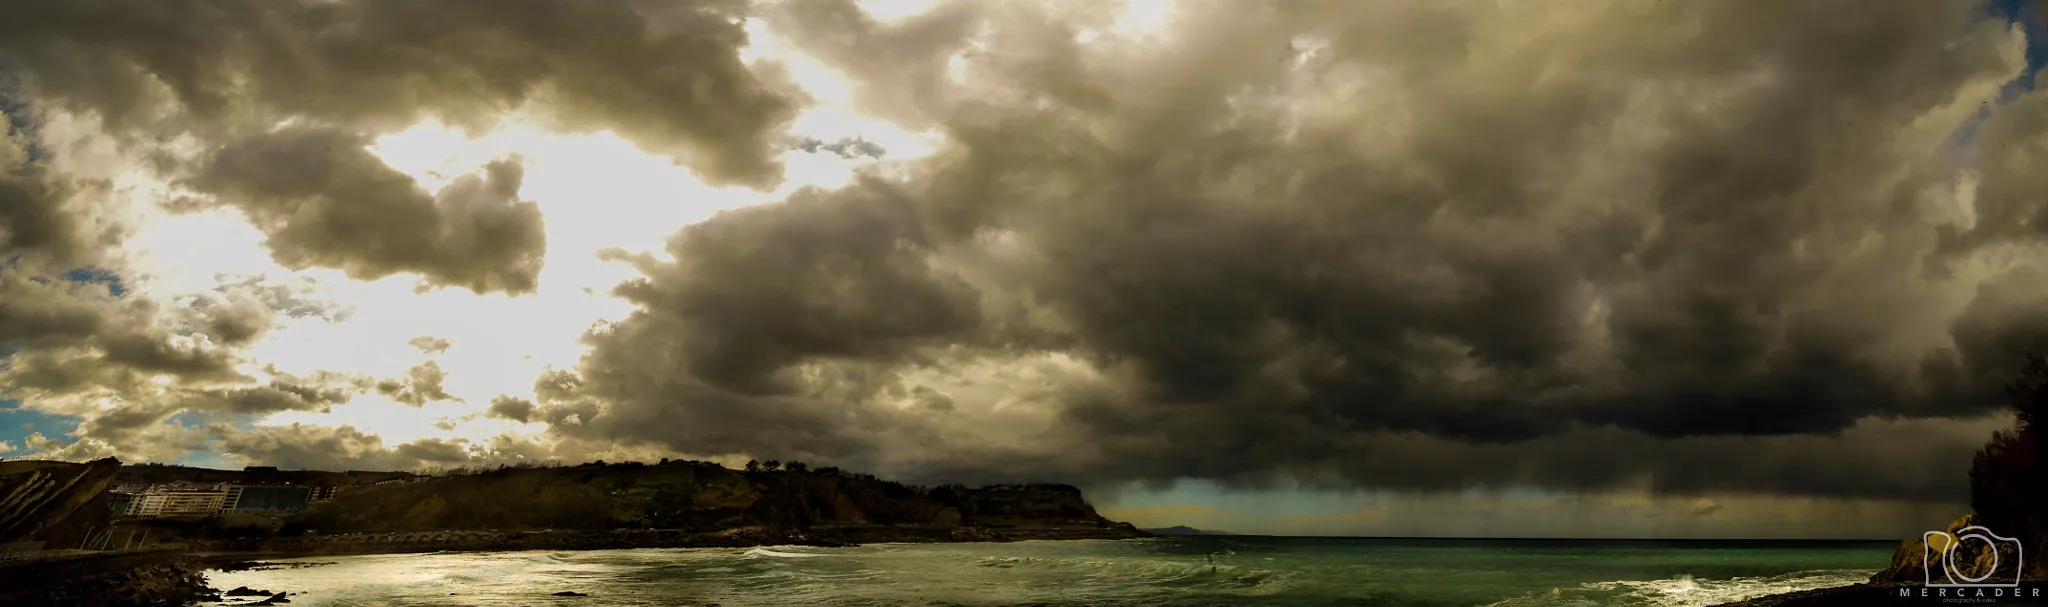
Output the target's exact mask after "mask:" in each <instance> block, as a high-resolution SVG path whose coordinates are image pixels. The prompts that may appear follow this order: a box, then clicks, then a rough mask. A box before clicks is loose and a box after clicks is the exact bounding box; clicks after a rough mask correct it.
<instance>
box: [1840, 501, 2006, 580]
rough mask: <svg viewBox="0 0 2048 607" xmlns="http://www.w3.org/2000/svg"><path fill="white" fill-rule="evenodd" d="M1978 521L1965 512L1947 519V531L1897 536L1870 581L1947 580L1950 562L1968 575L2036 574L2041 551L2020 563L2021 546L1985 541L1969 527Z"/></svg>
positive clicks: (1990, 577)
mask: <svg viewBox="0 0 2048 607" xmlns="http://www.w3.org/2000/svg"><path fill="white" fill-rule="evenodd" d="M1981 525H1982V521H1981V520H1980V519H1978V517H1977V515H1975V514H1968V515H1964V516H1963V517H1962V518H1959V519H1956V521H1955V522H1953V523H1949V526H1948V527H1947V528H1946V529H1944V531H1945V532H1946V534H1933V535H1928V536H1925V540H1924V541H1923V539H1922V538H1907V539H1904V540H1900V541H1899V548H1898V550H1897V551H1895V552H1893V553H1892V562H1891V565H1890V566H1889V567H1886V568H1885V569H1884V570H1883V571H1879V572H1877V574H1876V575H1873V576H1871V577H1870V583H1873V584H1925V583H1927V582H1928V580H1927V576H1929V575H1932V576H1934V578H1935V579H1934V581H1935V582H1942V583H1946V582H1948V581H1950V580H1948V574H1946V573H1944V572H1945V571H1947V567H1948V564H1950V563H1953V565H1954V567H1955V571H1954V574H1955V575H1957V576H1961V577H1964V578H1969V579H1985V580H1997V579H2003V580H2007V581H2010V580H2012V579H2013V578H2014V577H2015V576H2025V577H2038V576H2039V571H2038V569H2040V563H2039V560H2040V559H2041V556H2043V555H2040V554H2039V553H2036V556H2034V557H2033V558H2034V559H2035V561H2036V562H2034V563H2030V564H2029V563H2023V562H2022V559H2021V552H2022V548H2021V547H2020V546H2016V545H2014V544H2011V543H2008V542H2002V541H1984V539H1985V538H1986V537H1987V536H1984V535H1980V533H1979V532H1973V531H1972V528H1978V529H1981ZM1952 538H1961V540H1960V541H1957V540H1955V539H1952ZM1950 544H1953V545H1952V546H1951V545H1950ZM1950 552H1953V553H1954V554H1953V557H1952V558H1951V557H1948V556H1945V555H1946V554H1947V553H1950ZM1929 559H1932V562H1928V561H1929ZM2023 567H2027V568H2030V569H2023ZM2029 574H2031V575H2029ZM1954 581H1956V582H1963V581H1967V580H1961V579H1958V580H1954Z"/></svg>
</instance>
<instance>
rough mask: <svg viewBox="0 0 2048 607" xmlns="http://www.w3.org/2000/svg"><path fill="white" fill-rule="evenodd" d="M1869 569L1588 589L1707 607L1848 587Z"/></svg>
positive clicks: (1658, 604) (1658, 605)
mask: <svg viewBox="0 0 2048 607" xmlns="http://www.w3.org/2000/svg"><path fill="white" fill-rule="evenodd" d="M1870 573H1871V572H1869V571H1851V570H1829V571H1796V572H1793V573H1787V574H1784V575H1774V576H1769V577H1739V578H1733V579H1726V580H1696V579H1693V577H1692V576H1690V575H1680V576H1678V577H1675V578H1670V579H1662V580H1649V581H1620V582H1593V583H1590V584H1585V585H1584V588H1586V589H1589V590H1620V591H1624V596H1627V597H1630V598H1634V599H1637V600H1640V601H1642V602H1644V603H1646V604H1649V605H1654V606H1655V607H1707V606H1710V605H1719V604H1722V603H1733V602H1737V601H1746V600H1749V599H1753V598H1757V597H1762V596H1769V595H1773V594H1783V593H1787V592H1799V591H1802V590H1814V589H1817V588H1833V587H1836V586H1848V585H1851V584H1856V583H1859V582H1862V581H1864V580H1866V579H1869V577H1870Z"/></svg>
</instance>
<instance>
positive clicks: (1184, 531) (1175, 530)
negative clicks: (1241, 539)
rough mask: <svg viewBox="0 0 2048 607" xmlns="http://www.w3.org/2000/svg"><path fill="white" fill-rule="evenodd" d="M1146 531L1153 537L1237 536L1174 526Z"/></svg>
mask: <svg viewBox="0 0 2048 607" xmlns="http://www.w3.org/2000/svg"><path fill="white" fill-rule="evenodd" d="M1144 531H1145V532H1146V533H1150V534H1152V535H1237V534H1235V533H1231V532H1229V531H1211V530H1207V529H1196V528H1194V527H1189V526H1186V525H1174V526H1172V527H1160V528H1158V529H1146V530H1144Z"/></svg>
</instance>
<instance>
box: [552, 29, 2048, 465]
mask: <svg viewBox="0 0 2048 607" xmlns="http://www.w3.org/2000/svg"><path fill="white" fill-rule="evenodd" d="M783 6H784V10H783V14H785V15H795V17H794V18H793V19H794V20H793V21H791V22H787V23H785V24H782V27H784V28H785V29H792V30H793V31H794V32H795V33H796V34H797V35H796V36H795V37H796V38H797V39H798V40H799V41H800V42H801V43H802V44H805V45H806V46H808V47H810V48H812V49H813V50H818V51H819V52H820V54H821V55H823V56H824V57H825V58H826V59H827V60H828V61H831V62H834V63H835V65H836V66H837V67H839V68H841V69H843V70H845V71H847V72H848V73H850V74H853V75H855V76H856V77H858V78H863V79H865V85H864V86H863V87H862V89H861V90H862V91H863V92H862V95H864V97H863V100H864V102H866V103H868V104H869V105H871V106H881V105H893V106H894V107H897V108H898V109H899V110H901V111H898V112H896V113H891V114H885V115H887V116H888V117H890V118H892V119H895V120H897V121H899V122H903V123H905V124H906V125H909V126H913V127H916V128H923V127H925V126H934V125H935V126H937V127H939V128H941V129H942V130H943V131H944V132H945V133H946V134H947V135H948V136H949V138H950V142H949V144H948V146H947V147H946V148H944V149H942V150H941V151H940V152H939V153H938V154H937V155H935V156H933V157H931V158H929V159H925V160H921V161H919V162H918V163H917V164H916V165H915V166H913V167H912V168H911V170H910V171H909V172H910V173H911V174H912V176H911V177H910V178H909V180H908V181H907V182H906V183H904V184H900V185H898V184H888V183H882V182H879V181H875V180H869V181H863V182H860V183H858V184H857V185H855V186H853V187H851V188H849V189H847V190H846V191H842V192H834V193H815V192H811V193H805V194H802V195H800V196H798V197H796V198H795V199H793V200H791V201H789V202H786V203H782V204H778V205H772V206H767V207H759V208H752V209H747V210H744V211H738V212H730V213H726V214H723V215H720V216H718V217H715V218H713V219H711V220H710V221H707V222H705V223H703V224H700V225H696V226H692V227H690V228H688V229H686V230H685V231H684V232H683V233H681V234H679V235H678V236H677V237H676V238H675V240H674V241H673V242H672V243H671V246H670V251H669V252H670V253H671V254H673V255H674V257H675V261H674V262H673V263H667V262H654V261H647V260H642V261H641V264H640V265H641V268H640V269H641V271H642V272H644V273H645V274H646V278H645V279H644V280H641V281H636V282H633V283H629V284H627V285H624V286H622V287H621V289H620V293H621V294H622V295H624V296H626V297H627V298H628V299H631V300H632V301H634V302H635V303H637V304H638V305H639V306H640V310H639V311H638V312H636V313H635V314H634V315H632V316H631V317H629V318H627V319H626V320H624V321H622V322H619V323H616V324H614V325H611V326H608V327H606V328H604V329H603V330H600V331H596V332H594V333H593V334H592V335H591V336H590V337H589V342H590V343H591V344H592V345H593V346H594V349H593V351H592V352H591V353H590V354H589V356H588V357H587V358H586V359H585V360H584V361H583V365H582V367H581V369H580V370H579V372H580V376H581V377H580V379H577V380H574V381H571V380H568V379H565V378H561V377H553V378H552V379H547V380H544V382H546V383H550V384H551V385H555V386H558V387H559V388H560V389H558V390H554V391H548V390H542V391H540V392H541V396H542V398H541V400H542V405H544V406H543V408H542V410H543V411H545V412H548V413H547V415H546V416H545V417H546V419H548V420H549V421H550V422H552V423H555V424H556V426H555V428H556V431H557V432H558V433H561V434H562V435H565V436H572V437H579V438H594V437H614V438H620V439H626V440H629V441H643V442H650V443H654V444H660V445H664V446H668V447H671V448H674V449H678V450H685V451H688V452H694V453H716V454H750V455H762V456H786V455H784V454H789V453H804V454H806V456H807V457H810V456H815V457H817V458H819V459H831V460H835V461H840V462H860V463H873V464H876V465H881V466H887V467H893V468H894V470H895V471H896V472H898V473H901V474H906V475H910V476H914V477H921V478H929V479H933V480H943V479H946V478H955V479H959V478H975V479H989V480H993V478H1001V477H1016V476H1031V477H1032V478H1056V479H1066V480H1074V481H1088V482H1111V481H1121V480H1139V479H1170V478H1175V477H1182V476H1199V477H1206V478H1218V479H1228V480H1232V481H1234V482H1240V483H1248V484H1257V483H1259V482H1261V481H1260V479H1270V478H1273V477H1274V475H1277V474H1282V473H1286V474H1301V475H1311V476H1314V475H1322V476H1323V477H1326V478H1329V479H1334V480H1332V481H1331V482H1339V483H1344V484H1356V485H1386V486H1395V487H1408V488H1421V489H1456V488H1458V487H1462V486H1466V485H1506V484H1516V483H1525V484H1538V485H1544V486H1557V487H1570V488H1597V487H1606V486H1615V485H1623V484H1628V483H1634V482H1649V483H1651V484H1652V486H1653V487H1654V488H1655V489H1656V490H1658V491H1663V492H1675V493H1687V492H1699V491H1719V490H1730V491H1742V490H1760V491H1783V492H1797V493H1817V494H1826V495H1858V496H1885V497H1900V498H1909V499H1952V498H1954V497H1956V496H1958V495H1960V490H1959V487H1960V486H1959V485H1958V484H1957V483H1958V482H1959V481H1957V479H1959V478H1960V477H1961V474H1960V472H1961V470H1962V468H1963V467H1965V465H1966V462H1967V455H1968V452H1969V450H1971V449H1973V448H1974V446H1975V445H1977V444H1979V443H1981V441H1982V439H1983V434H1982V433H1983V432H1984V431H1986V430H1988V429H1989V428H1990V426H1989V425H1985V424H1981V423H1978V422H1975V421H1968V422H1964V421H1946V420H1949V419H1972V420H1974V419H1975V418H1977V417H1979V416H1982V415H1985V414H1987V413H1991V412H1993V411H1995V410H1996V409H1997V407H1998V406H1999V404H2000V403H1999V401H1998V400H1997V398H1996V393H1997V383H1998V382H2000V381H2003V379H2004V378H2005V377H2007V376H2008V375H2009V374H2010V372H2011V371H2012V369H2014V368H2015V365H2016V364H2017V361H2018V359H2017V357H2016V353H2017V351H2018V350H2019V349H2020V348H2022V347H2026V346H2028V345H2030V344H2034V343H2036V342H2034V341H2031V340H2032V338H2024V339H2023V338H2022V337H2023V336H2026V335H2031V334H2036V333H2033V329H2032V328H2031V327H2034V326H2035V324H2036V323H2035V322H2034V321H2033V320H2031V319H2032V318H2033V316H2030V315H2029V313H2027V312H2025V310H2026V309H2028V306H2029V305H2030V304H2032V305H2034V306H2037V307H2038V305H2039V304H2041V303H2048V292H2042V293H2036V292H2034V291H2035V290H2032V289H2030V288H2028V287H2023V286H2020V285H2019V283H2018V282H2017V281H2016V280H2015V279H2014V278H2012V277H2010V276H2008V277H2002V278H1994V277H1993V276H1994V270H1996V269H1997V267H1998V266H1997V265H1996V264H1995V263H1993V262H1987V261H1986V259H1987V258H1986V257H1985V256H1983V255H1980V254H1979V253H1981V251H1977V250H1972V249H1970V248H1969V247H1966V246H1962V245H1954V246H1949V247H1943V246H1941V243H1942V242H1944V238H1960V239H1964V240H1967V238H1968V237H1967V236H1943V234H1945V233H1949V232H1955V231H1956V230H1957V229H1958V228H1956V227H1954V226H1956V225H1958V223H1959V221H1961V220H1959V219H1958V217H1959V216H1967V215H1971V214H1974V217H1975V220H1974V221H1975V222H1976V227H1975V228H1968V229H1966V230H1965V231H1966V232H1968V233H1972V234H1977V233H1981V234H1997V235H2000V236H2004V237H2008V238H2017V239H2019V240H2020V241H2022V242H2028V243H2034V242H2037V241H2036V240H2034V239H2036V238H2038V237H2037V236H2035V235H2034V234H2032V233H2031V232H2027V231H2024V230H2022V231H2018V232H2014V231H2012V230H2011V229H2010V228H2001V227H1988V226H1994V225H2004V226H2010V225H2014V223H2015V222H2017V221H2019V220H2020V219H2022V218H2024V217H2030V216H2031V214H2032V213H2034V212H2035V211H2033V210H2028V209H2026V208H2018V209H2017V210H2012V209H2015V208H2016V207H2025V205H2033V204H2038V200H2040V199H2042V198H2044V196H2043V195H2044V194H2048V182H2043V181H2040V180H2039V178H2037V177H2031V175H2034V174H2036V173H2038V172H2028V171H2027V170H2026V169H2024V168H2023V167H2021V166H2020V165H2017V164H2013V163H2011V162H2008V163H2007V167H2009V168H2000V169H1992V168H1986V169H1984V171H1985V173H1984V175H1983V178H1982V183H1983V184H1984V186H1983V187H1984V188H1986V189H1981V190H1980V191H1979V193H1978V198H1976V199H1975V200H1974V201H1973V200H1972V199H1971V198H1970V196H1969V195H1967V193H1959V192H1960V191H1961V190H1962V189H1964V188H1963V186H1960V185H1959V183H1960V182H1961V181H1965V179H1962V178H1961V177H1959V176H1960V175H1965V174H1967V173H1959V172H1958V168H1959V166H1958V163H1961V162H1964V161H1965V160H1966V157H1965V156H1962V155H1959V154H1956V153H1955V149H1954V147H1953V146H1951V145H1949V143H1950V142H1949V137H1950V135H1951V134H1952V133H1954V132H1955V131H1956V129H1957V128H1958V127H1960V126H1961V125H1962V124H1963V123H1964V121H1965V120H1966V119H1967V118H1968V117H1969V116H1970V115H1971V114H1973V113H1974V112H1976V111H1978V110H1979V108H1980V107H1982V106H1981V102H1982V101H1985V100H1989V99H1992V98H1993V97H1994V96H1995V95H1996V93H1997V90H1998V88H1999V86H2000V85H2001V84H2002V83H2003V82H2004V81H2005V80H2007V79H2009V78H2011V77H2012V76H2014V75H2015V74H2017V73H2018V70H2019V68H2020V62H2019V57H2018V55H2017V46H2015V45H2014V43H2013V41H2012V40H2011V39H2010V38H2009V37H2007V34H2008V32H2007V31H2006V30H2005V29H2004V28H2003V27H2002V24H2001V23H1999V22H1996V21H1993V20H1987V19H1984V18H1983V17H1984V15H1983V14H1982V13H1981V12H1980V11H1977V10H1976V9H1975V8H1974V5H1972V4H1970V3H1962V2H1924V3H1888V4H1881V5H1871V4H1866V3H1857V4H1853V5H1850V4H1829V3H1762V2H1756V3H1751V2H1704V1H1698V2H1687V1H1671V2H1639V3H1616V4H1612V5H1605V6H1600V7H1594V6H1579V5H1570V6H1559V5H1541V4H1521V3H1505V4H1503V3H1483V2H1472V3H1456V2H1454V3H1409V2H1353V1H1348V0H1347V1H1331V2H1290V3H1215V4H1211V3H1185V4H1177V5H1176V6H1177V8H1178V12H1179V14H1180V15H1181V17H1182V20H1181V22H1180V23H1179V25H1177V26H1176V29H1175V30H1174V31H1173V32H1172V34H1173V36H1174V37H1175V38H1174V39H1175V40H1176V41H1177V43H1174V44H1168V45H1164V46H1158V45H1145V44H1135V43H1131V44H1123V43H1116V42H1101V43H1090V44H1083V43H1081V42H1078V41H1077V40H1078V38H1077V37H1076V36H1075V34H1076V32H1077V31H1079V30H1080V29H1083V28H1093V27H1100V26H1102V25H1105V24H1106V23H1105V22H1106V21H1107V19H1106V18H1104V17H1103V16H1102V15H1096V14H1094V13H1090V12H1085V11H1084V12H1082V13H1077V14H1075V15H1072V16H1070V18H1067V19H1058V20H1056V19H1051V18H1047V17H1045V16H1044V15H1042V14H1036V13H1033V12H1031V11H1029V10H1024V9H1021V8H1016V7H1009V6H1007V5H1006V6H1005V7H1004V8H1003V9H1002V14H1001V15H1000V18H999V19H991V18H989V16H988V15H985V14H982V13H983V12H991V11H993V10H994V9H988V10H987V11H984V10H983V9H982V7H983V5H972V7H969V6H965V5H962V6H954V7H949V8H946V9H942V10H941V11H939V12H936V13H933V14H931V15H927V16H925V17H919V18H912V19H910V20H908V21H906V22H904V23H903V24H900V25H887V26H885V25H881V24H878V23H876V22H874V21H872V20H870V19H868V18H866V17H865V16H863V15H861V14H860V13H859V11H858V10H857V9H855V8H853V7H852V6H851V5H850V4H847V3H832V2H797V3H786V4H784V5H783ZM981 31H987V32H989V33H987V34H986V36H985V38H984V39H983V40H984V41H986V48H981V50H978V51H976V52H975V53H974V54H972V55H970V56H969V57H968V59H967V61H968V62H969V65H968V67H967V69H965V70H962V71H963V72H966V73H969V74H971V77H973V78H975V79H977V80H975V82H976V83H977V84H975V85H973V86H974V87H975V88H972V89H971V90H969V89H968V88H967V87H961V86H955V85H952V84H947V83H946V81H945V80H944V79H943V74H944V73H945V70H944V67H945V66H946V65H947V64H948V61H949V59H948V55H949V54H950V53H952V52H953V51H954V50H957V49H960V48H964V46H963V45H965V43H966V39H965V38H964V37H965V36H968V35H970V34H972V33H974V32H981ZM856 50H857V51H858V52H856ZM892 84H894V85H896V86H891V85H892ZM2033 97H2034V96H2029V97H2028V99H2032V98H2033ZM2028 103H2038V102H2037V101H2023V102H2022V103H2021V104H2018V105H2016V106H2014V107H2010V108H2001V109H1998V110H1995V111H1994V116H1998V115H2000V114H2004V113H2006V112H2015V113H2014V114H2011V115H2008V117H2006V118H1996V117H1994V120H1993V124H1998V125H2004V126H2003V128H2005V129H2006V132H2005V133H2003V134H2001V135H1998V136H1996V137H1987V138H1986V139H1985V140H1983V141H1980V142H1976V144H1977V145H1981V146H1983V148H1984V149H1983V150H1982V155H1981V156H1980V157H1981V158H1983V159H1985V160H1986V161H1987V162H1988V161H1989V160H1990V159H1994V158H2000V157H2001V155H2003V156H2013V155H2016V154H2019V155H2023V152H2021V150H2025V149H2032V148H2030V147H2028V146H2033V145H2037V144H2038V142H2040V141H2044V140H2048V139H2044V137H2048V128H2035V127H2036V126H2039V125H2033V123H2032V122H2029V121H2028V120H2027V119H2026V118H2025V116H2026V115H2027V112H2030V111H2033V110H2030V109H2028V107H2027V105H2026V104H2028ZM2001 121H2003V122H2001ZM2030 125H2031V126H2030ZM2028 158H2031V156H2028ZM1963 168H1967V167H1963ZM2000 171H2009V172H2010V174H2004V173H2000ZM2000 188H2006V189H2009V190H2011V192H2010V193H2007V194H2001V193H1999V192H2001V191H2002V190H2000ZM1985 195H1990V196H1991V198H1984V196H1985ZM2027 201H2033V202H2027ZM1973 205H1974V206H1973ZM1973 208H1974V210H1972V209H1973ZM2017 259H2028V257H2025V256H2021V257H2018V258H2017ZM1987 280H1993V281H1997V282H1992V283H1986V281H1987ZM1980 285H1982V287H1981V291H1980ZM1973 294H1974V296H1975V297H1977V299H1978V301H1977V302H1976V303H1971V298H1972V297H1973ZM2038 324H2039V326H2040V327H2043V328H2048V322H2041V323H2038ZM2038 334H2039V335H2042V336H2048V331H2043V332H2039V333H2038ZM2044 345H2048V344H2044ZM1052 354H1068V355H1071V356H1072V357H1074V359H1075V360H1077V361H1079V363H1078V364H1080V365H1082V366H1084V367H1085V370H1083V371H1075V372H1070V373H1066V374H1065V375H1041V376H1039V377H1038V378H1037V379H1032V380H1030V381H1026V380H1023V379H1015V378H1013V379H1002V378H999V377H995V376H979V379H978V381H984V382H993V383H994V384H995V385H996V386H997V387H995V388H990V389H988V390H986V391H985V392H994V394H990V393H983V394H981V395H979V396H974V395H969V396H962V394H966V392H961V393H958V394H953V395H951V396H949V397H948V401H947V402H950V403H952V405H953V406H952V407H951V409H952V411H951V412H946V411H945V409H946V408H945V407H936V406H923V407H919V406H914V404H906V401H907V400H908V397H910V396H912V395H913V393H914V392H915V391H916V388H917V387H925V386H924V384H917V383H914V382H913V380H912V379H911V378H912V377H913V376H918V377H926V376H946V375H952V376H955V377H964V376H965V375H968V374H970V371H969V370H968V369H969V368H970V367H973V366H974V365H976V364H982V365H984V366H986V365H994V366H1024V365H1026V364H1028V363H1027V362H1026V361H1027V360H1029V359H1031V357H1044V356H1048V355H1052ZM916 381H923V380H916ZM1006 382H1007V383H1006ZM1033 382H1036V383H1033ZM963 383H965V384H972V383H974V381H963ZM962 390H964V389H962ZM1006 391H1007V392H1011V393H1015V394H1029V395H1030V398H1028V399H1026V398H1021V397H1011V396H1012V395H1006V394H1002V392H1006ZM1033 416H1036V417H1033ZM1888 419H1900V420H1907V421H1901V422H1897V423H1901V424H1906V425H1905V426H1889V425H1884V424H1890V423H1893V422H1885V421H1882V420H1888ZM571 420H573V422H572V421H571ZM1027 422H1028V423H1029V425H1027ZM1858 424H1878V425H1877V426H1869V427H1866V426H1863V425H1858ZM1916 424H1917V425H1916ZM1957 424H1961V425H1957ZM1972 424H1975V425H1972ZM1900 428H1905V429H1900ZM1955 428H1963V430H1955ZM1922 430H1928V431H1936V430H1938V431H1941V432H1947V433H1942V434H1939V435H1936V436H1924V435H1921V434H1918V432H1920V431H1922ZM1887 432H1889V433H1888V434H1887ZM1002 437H1009V439H1010V440H1009V441H1008V442H1004V441H1002V440H998V439H1001V438H1002ZM1018 437H1025V438H1018ZM1754 441H1764V442H1761V443H1759V442H1754ZM1887 449H1894V451H1887ZM1887 453H1891V454H1892V455H1886V454H1887ZM1586 462H1592V463H1586ZM1714 462H1725V463H1724V464H1715V463H1714ZM1841 462H1861V463H1858V464H1855V465H1854V466H1853V467H1854V469H1853V470H1844V469H1842V468H1841V467H1840V466H1842V465H1844V464H1841ZM1645 478H1647V479H1648V480H1647V481H1645Z"/></svg>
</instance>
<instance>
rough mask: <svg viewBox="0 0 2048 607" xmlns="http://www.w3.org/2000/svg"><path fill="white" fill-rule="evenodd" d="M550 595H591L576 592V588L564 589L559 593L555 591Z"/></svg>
mask: <svg viewBox="0 0 2048 607" xmlns="http://www.w3.org/2000/svg"><path fill="white" fill-rule="evenodd" d="M550 596H590V595H588V594H583V593H581V592H576V591H574V590H564V591H561V592H557V593H554V594H553V595H550Z"/></svg>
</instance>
